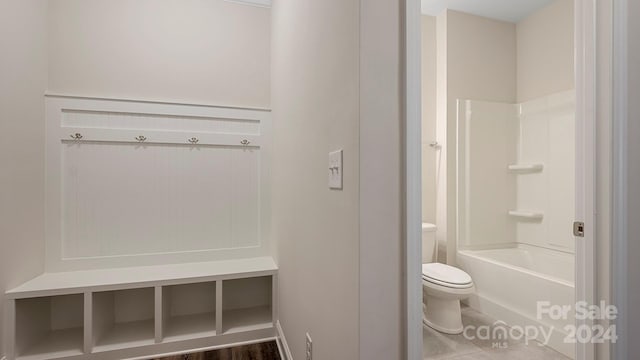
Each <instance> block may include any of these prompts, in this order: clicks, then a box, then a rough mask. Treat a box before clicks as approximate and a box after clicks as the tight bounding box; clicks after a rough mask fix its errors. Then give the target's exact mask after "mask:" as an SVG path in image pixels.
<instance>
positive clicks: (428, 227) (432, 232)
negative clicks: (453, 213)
mask: <svg viewBox="0 0 640 360" xmlns="http://www.w3.org/2000/svg"><path fill="white" fill-rule="evenodd" d="M436 229H437V228H436V226H435V225H434V224H429V223H422V263H423V264H426V263H432V262H436V257H435V251H436V250H435V248H436Z"/></svg>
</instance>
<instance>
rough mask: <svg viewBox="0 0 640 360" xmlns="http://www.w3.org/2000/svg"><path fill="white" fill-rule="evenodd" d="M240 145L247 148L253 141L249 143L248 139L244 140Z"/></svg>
mask: <svg viewBox="0 0 640 360" xmlns="http://www.w3.org/2000/svg"><path fill="white" fill-rule="evenodd" d="M240 144H242V145H244V146H247V145H249V144H251V141H249V140H247V139H244V140H242V141H240Z"/></svg>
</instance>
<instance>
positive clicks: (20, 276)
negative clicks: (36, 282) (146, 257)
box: [0, 0, 47, 357]
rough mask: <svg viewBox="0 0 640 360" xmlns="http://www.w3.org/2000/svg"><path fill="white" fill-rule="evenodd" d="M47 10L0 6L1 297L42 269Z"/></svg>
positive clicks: (40, 2) (22, 2)
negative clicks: (0, 50)
mask: <svg viewBox="0 0 640 360" xmlns="http://www.w3.org/2000/svg"><path fill="white" fill-rule="evenodd" d="M46 9H47V7H46V1H44V0H4V1H1V2H0V49H2V55H1V56H0V168H1V170H0V292H1V293H4V291H5V290H7V289H10V288H13V287H15V286H17V285H19V284H20V283H21V282H23V281H26V280H29V279H30V278H32V277H34V276H36V275H38V274H40V273H41V272H42V271H43V270H44V230H43V229H44V211H43V205H44V101H43V98H42V95H43V93H44V90H45V88H46V80H47V76H46V70H47V62H46V61H47V54H46V26H45V25H46ZM2 299H3V296H0V309H4V304H3V302H2ZM2 313H3V311H0V324H4V321H3V318H4V316H2ZM0 328H1V329H2V330H4V328H3V327H0ZM3 334H4V331H0V339H3V338H4V337H3ZM0 343H1V341H0ZM3 349H4V347H2V346H0V357H2V355H3Z"/></svg>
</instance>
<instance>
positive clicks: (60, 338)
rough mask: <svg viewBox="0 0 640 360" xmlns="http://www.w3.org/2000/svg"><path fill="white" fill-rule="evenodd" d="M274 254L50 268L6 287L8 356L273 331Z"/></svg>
mask: <svg viewBox="0 0 640 360" xmlns="http://www.w3.org/2000/svg"><path fill="white" fill-rule="evenodd" d="M277 270H278V269H277V266H276V264H275V262H274V261H273V259H272V258H270V257H258V258H250V259H239V260H227V261H216V262H201V263H188V264H171V265H162V266H143V267H131V268H117V269H102V270H87V271H74V272H61V273H46V274H43V275H41V276H39V277H37V278H35V279H33V280H31V281H29V282H26V283H24V284H23V285H21V286H18V287H17V288H15V289H12V290H10V291H8V292H7V293H6V295H5V296H6V300H7V301H6V304H7V305H6V306H7V309H6V310H7V311H6V314H7V317H8V318H7V319H6V320H7V324H8V329H7V330H8V333H7V334H6V335H7V339H6V340H7V342H6V343H7V345H8V349H7V350H8V360H14V359H20V360H26V359H29V360H38V359H125V358H140V359H144V358H145V357H149V356H153V355H159V354H172V353H180V352H183V351H186V350H193V349H210V348H216V347H220V346H225V345H228V344H237V343H243V342H254V341H260V340H266V339H272V338H274V336H275V326H274V322H275V321H276V313H275V311H276V306H275V304H276V298H275V296H276V291H275V286H276V281H277V279H276V276H277V275H276V274H277Z"/></svg>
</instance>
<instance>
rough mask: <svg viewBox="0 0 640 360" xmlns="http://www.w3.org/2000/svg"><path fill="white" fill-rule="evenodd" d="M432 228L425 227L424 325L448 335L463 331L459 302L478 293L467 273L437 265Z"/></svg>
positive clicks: (423, 233)
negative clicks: (475, 292)
mask: <svg viewBox="0 0 640 360" xmlns="http://www.w3.org/2000/svg"><path fill="white" fill-rule="evenodd" d="M435 230H436V227H435V225H433V224H427V223H425V224H423V225H422V248H423V253H422V255H423V259H422V261H423V264H422V291H423V297H422V298H423V304H422V309H423V322H424V324H425V325H427V326H429V327H431V328H433V329H435V330H437V331H440V332H443V333H447V334H460V333H461V332H462V330H463V326H462V312H461V310H460V300H463V299H465V298H467V297H469V296H470V295H471V294H473V292H474V291H475V287H474V285H473V280H472V279H471V276H469V274H467V273H466V272H464V271H462V270H460V269H458V268H456V267H453V266H450V265H446V264H441V263H438V262H436V261H435V260H436V254H437V253H438V246H437V242H436V238H435Z"/></svg>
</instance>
